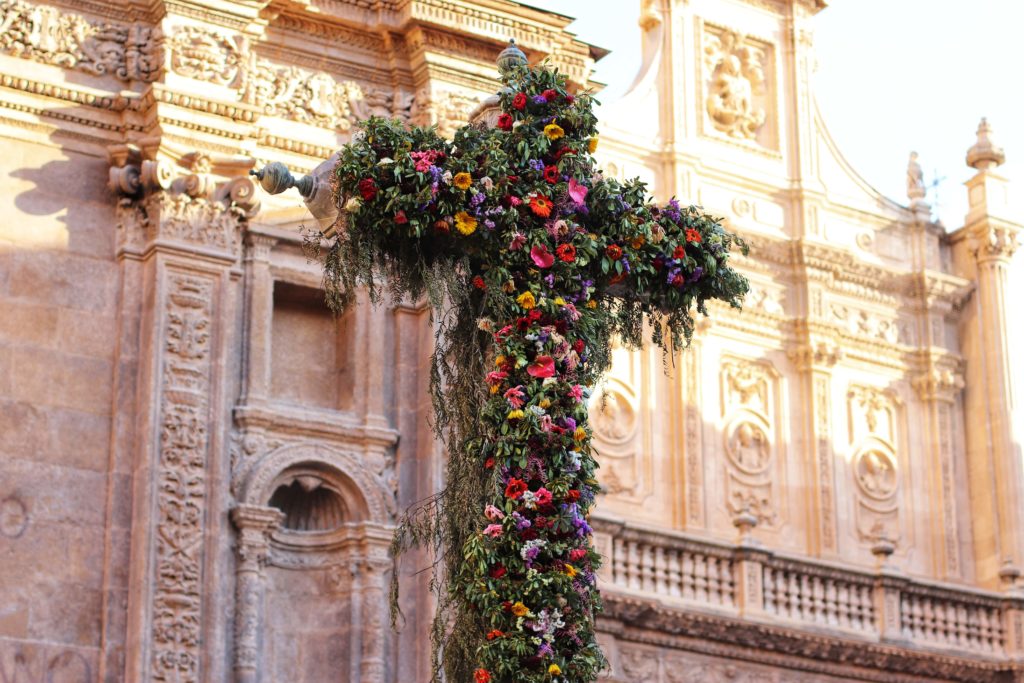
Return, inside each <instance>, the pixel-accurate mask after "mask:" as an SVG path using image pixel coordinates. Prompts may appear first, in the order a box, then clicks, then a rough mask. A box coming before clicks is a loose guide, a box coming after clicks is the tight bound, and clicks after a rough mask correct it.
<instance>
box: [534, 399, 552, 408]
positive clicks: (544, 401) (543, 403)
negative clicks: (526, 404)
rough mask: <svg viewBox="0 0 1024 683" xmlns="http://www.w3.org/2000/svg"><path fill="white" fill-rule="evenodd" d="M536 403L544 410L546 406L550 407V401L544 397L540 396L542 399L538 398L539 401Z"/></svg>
mask: <svg viewBox="0 0 1024 683" xmlns="http://www.w3.org/2000/svg"><path fill="white" fill-rule="evenodd" d="M537 405H539V406H540V407H541V408H543V409H544V410H547V409H548V408H550V407H551V401H550V400H549V399H546V398H542V399H541V400H540V403H538V404H537Z"/></svg>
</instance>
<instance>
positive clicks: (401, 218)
mask: <svg viewBox="0 0 1024 683" xmlns="http://www.w3.org/2000/svg"><path fill="white" fill-rule="evenodd" d="M395 222H396V223H398V224H399V225H405V224H406V223H408V222H409V219H408V218H406V217H405V211H399V212H398V213H396V214H395Z"/></svg>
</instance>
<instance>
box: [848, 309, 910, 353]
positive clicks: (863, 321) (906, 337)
mask: <svg viewBox="0 0 1024 683" xmlns="http://www.w3.org/2000/svg"><path fill="white" fill-rule="evenodd" d="M829 315H830V317H831V318H832V320H833V321H834V322H837V323H839V324H840V326H841V327H843V328H844V329H846V331H848V332H850V333H851V334H856V335H858V336H861V337H869V338H872V339H877V340H879V341H883V342H886V343H887V344H910V343H912V340H911V339H910V330H909V328H907V326H906V325H904V324H903V323H902V322H901V321H900V320H898V319H892V318H886V317H884V316H881V315H876V314H874V313H870V312H868V311H863V310H857V309H853V308H850V307H849V306H844V305H842V304H836V303H833V304H831V305H830V306H829Z"/></svg>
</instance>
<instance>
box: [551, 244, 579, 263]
mask: <svg viewBox="0 0 1024 683" xmlns="http://www.w3.org/2000/svg"><path fill="white" fill-rule="evenodd" d="M555 253H556V254H558V258H560V259H562V260H563V261H565V262H566V263H572V262H573V261H575V260H576V247H574V246H573V245H571V244H559V245H558V248H557V249H555Z"/></svg>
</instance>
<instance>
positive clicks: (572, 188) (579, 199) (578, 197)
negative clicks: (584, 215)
mask: <svg viewBox="0 0 1024 683" xmlns="http://www.w3.org/2000/svg"><path fill="white" fill-rule="evenodd" d="M589 191H590V190H588V189H587V186H586V185H582V184H580V183H578V182H576V179H575V178H569V198H570V199H572V201H573V203H575V204H576V206H578V207H579V206H583V203H584V201H586V199H587V192H589Z"/></svg>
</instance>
